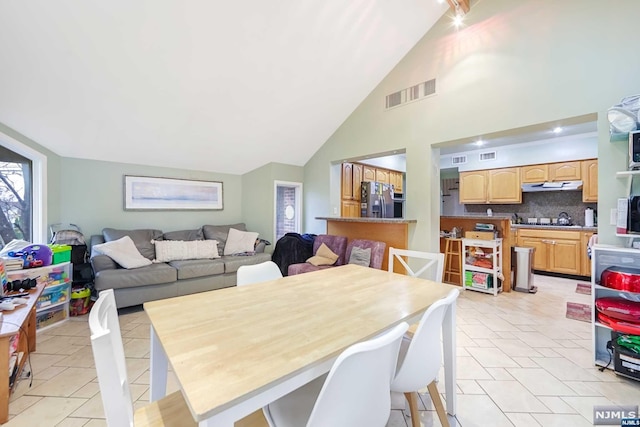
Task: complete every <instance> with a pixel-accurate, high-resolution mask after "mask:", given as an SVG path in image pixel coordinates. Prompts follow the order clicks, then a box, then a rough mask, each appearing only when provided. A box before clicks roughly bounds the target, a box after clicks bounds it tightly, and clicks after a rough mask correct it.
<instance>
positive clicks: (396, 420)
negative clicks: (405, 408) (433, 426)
mask: <svg viewBox="0 0 640 427" xmlns="http://www.w3.org/2000/svg"><path fill="white" fill-rule="evenodd" d="M407 426H408V424H407V422H406V421H405V419H404V415H403V414H402V411H401V410H398V409H394V410H393V411H391V416H390V417H389V422H388V423H387V427H407Z"/></svg>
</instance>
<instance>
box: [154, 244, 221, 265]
mask: <svg viewBox="0 0 640 427" xmlns="http://www.w3.org/2000/svg"><path fill="white" fill-rule="evenodd" d="M153 243H155V245H156V259H155V260H154V261H155V262H169V261H180V260H185V259H211V258H220V255H218V241H217V240H189V241H183V240H154V241H153Z"/></svg>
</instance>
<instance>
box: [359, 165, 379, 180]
mask: <svg viewBox="0 0 640 427" xmlns="http://www.w3.org/2000/svg"><path fill="white" fill-rule="evenodd" d="M362 180H363V181H375V180H376V168H374V167H373V166H367V165H363V166H362Z"/></svg>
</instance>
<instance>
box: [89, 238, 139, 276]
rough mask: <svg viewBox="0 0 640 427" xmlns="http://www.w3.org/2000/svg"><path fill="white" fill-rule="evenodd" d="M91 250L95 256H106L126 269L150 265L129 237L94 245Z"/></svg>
mask: <svg viewBox="0 0 640 427" xmlns="http://www.w3.org/2000/svg"><path fill="white" fill-rule="evenodd" d="M92 250H93V251H95V253H97V254H100V255H106V256H108V257H109V258H111V259H112V260H114V261H115V262H117V263H118V264H120V265H121V266H122V267H124V268H126V269H129V268H138V267H144V266H146V265H151V260H150V259H148V258H145V257H143V256H142V255H141V254H140V251H138V248H136V245H135V244H134V243H133V240H131V237H129V236H124V237H122V238H120V239H118V240H112V241H110V242H107V243H102V244H100V245H95V246H94V247H93V249H92Z"/></svg>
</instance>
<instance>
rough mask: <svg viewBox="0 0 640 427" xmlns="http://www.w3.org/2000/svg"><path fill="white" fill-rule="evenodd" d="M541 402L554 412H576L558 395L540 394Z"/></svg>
mask: <svg viewBox="0 0 640 427" xmlns="http://www.w3.org/2000/svg"><path fill="white" fill-rule="evenodd" d="M538 399H540V402H542V403H543V404H544V406H546V407H547V408H549V409H551V412H553V413H554V414H575V413H576V411H575V409H573V408H572V407H571V406H569V405H568V404H567V402H565V401H564V400H562V398H560V397H558V396H538Z"/></svg>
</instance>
